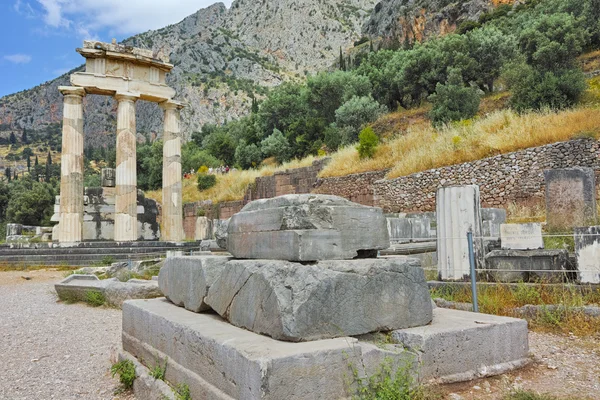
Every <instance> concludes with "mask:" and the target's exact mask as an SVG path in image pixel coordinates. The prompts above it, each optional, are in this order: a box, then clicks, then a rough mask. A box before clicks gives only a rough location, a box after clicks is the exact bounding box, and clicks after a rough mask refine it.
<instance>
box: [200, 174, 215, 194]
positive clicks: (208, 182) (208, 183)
mask: <svg viewBox="0 0 600 400" xmlns="http://www.w3.org/2000/svg"><path fill="white" fill-rule="evenodd" d="M197 183H198V190H200V191H203V190H207V189H210V188H211V187H213V186H215V185H216V184H217V177H216V176H215V175H212V174H211V175H208V174H198V180H197Z"/></svg>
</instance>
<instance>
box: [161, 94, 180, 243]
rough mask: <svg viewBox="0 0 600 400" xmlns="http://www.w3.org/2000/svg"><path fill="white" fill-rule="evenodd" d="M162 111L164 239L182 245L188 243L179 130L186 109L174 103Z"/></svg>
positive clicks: (170, 102)
mask: <svg viewBox="0 0 600 400" xmlns="http://www.w3.org/2000/svg"><path fill="white" fill-rule="evenodd" d="M161 107H162V108H163V110H165V120H164V137H163V141H164V144H163V198H162V200H163V202H162V233H161V237H162V239H163V240H166V241H170V242H181V241H183V240H184V239H185V235H184V232H183V205H182V193H181V192H182V186H181V132H180V129H179V120H180V113H179V111H180V110H181V109H182V108H183V106H182V105H181V104H179V103H177V102H174V101H166V102H164V103H161Z"/></svg>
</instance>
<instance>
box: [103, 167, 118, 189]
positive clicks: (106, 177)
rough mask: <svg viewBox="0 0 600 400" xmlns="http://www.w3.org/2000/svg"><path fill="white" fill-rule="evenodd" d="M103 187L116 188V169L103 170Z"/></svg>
mask: <svg viewBox="0 0 600 400" xmlns="http://www.w3.org/2000/svg"><path fill="white" fill-rule="evenodd" d="M101 182H102V184H101V186H102V187H115V170H114V168H102V181H101Z"/></svg>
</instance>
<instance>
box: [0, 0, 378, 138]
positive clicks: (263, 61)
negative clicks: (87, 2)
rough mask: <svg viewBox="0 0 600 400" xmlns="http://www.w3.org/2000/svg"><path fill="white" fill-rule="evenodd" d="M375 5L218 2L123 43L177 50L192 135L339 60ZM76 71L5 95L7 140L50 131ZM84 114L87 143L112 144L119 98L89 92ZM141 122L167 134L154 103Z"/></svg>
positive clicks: (143, 128)
mask: <svg viewBox="0 0 600 400" xmlns="http://www.w3.org/2000/svg"><path fill="white" fill-rule="evenodd" d="M375 3H376V1H375V0H351V1H347V0H335V1H323V0H305V1H303V2H302V4H301V5H300V4H298V3H297V2H295V1H293V0H273V1H268V2H265V1H261V2H255V1H249V0H236V1H234V2H233V4H232V6H231V8H230V9H227V8H226V7H225V6H224V5H223V4H222V3H217V4H214V5H213V6H210V7H208V8H206V9H202V10H199V11H198V12H196V13H195V14H193V15H190V16H189V17H187V18H185V19H184V20H183V21H181V22H179V23H177V24H174V25H170V26H168V27H165V28H163V29H159V30H156V31H149V32H145V33H142V34H139V35H136V36H133V37H131V38H129V39H127V40H125V41H124V43H126V44H129V45H133V46H138V47H143V48H151V49H153V50H155V51H158V50H163V51H164V52H166V53H168V54H170V58H171V62H172V63H173V64H174V65H175V68H174V69H173V72H172V73H171V74H170V76H169V79H168V83H169V84H170V85H171V86H173V87H174V88H175V89H176V90H177V98H178V99H179V100H182V101H183V102H185V103H187V104H188V107H187V108H186V109H185V111H184V112H183V118H182V121H183V127H182V128H183V131H184V133H185V134H186V136H187V137H188V138H189V136H190V135H191V133H192V132H194V131H197V130H199V129H200V127H201V126H202V125H204V124H205V123H217V124H220V123H223V122H224V121H229V120H233V119H237V118H238V117H240V116H242V115H245V114H246V113H247V112H248V111H249V109H250V105H251V98H252V97H253V96H257V97H260V96H262V95H263V94H264V93H265V90H266V88H268V87H272V86H276V85H279V84H280V83H281V82H283V81H288V80H297V79H301V78H303V77H304V76H305V74H308V73H309V72H315V71H318V70H322V69H326V68H328V67H329V66H331V65H332V64H334V63H335V60H336V59H337V57H338V54H339V49H340V48H348V47H349V46H351V44H352V42H353V41H355V40H357V39H358V38H359V37H360V36H361V29H362V25H363V23H364V22H365V21H366V20H367V19H368V18H369V16H370V11H371V10H372V8H373V7H374V6H375ZM74 50H75V49H73V51H74ZM82 61H83V60H82ZM76 70H78V69H76ZM71 72H73V71H71ZM69 74H70V73H68V74H65V75H63V76H60V77H58V78H56V79H55V80H52V81H50V82H46V83H44V84H42V85H39V86H37V87H35V88H33V89H30V90H26V91H23V92H19V93H16V94H13V95H9V96H5V97H3V98H1V99H0V137H1V136H2V135H7V134H8V132H10V131H13V130H14V131H20V130H22V129H27V130H28V131H32V132H33V131H37V132H40V133H41V134H42V135H43V134H45V132H46V130H47V129H48V127H50V126H51V125H52V124H55V123H60V121H61V118H62V98H61V96H60V94H59V92H58V90H57V88H58V86H61V85H68V84H69V82H68V81H69V79H68V77H69ZM85 113H86V118H85V134H86V145H87V146H94V147H96V146H103V145H106V144H110V145H112V144H113V142H114V132H115V130H116V119H115V116H116V104H115V102H114V101H113V100H112V99H111V98H107V97H101V96H88V97H87V98H86V100H85ZM137 123H138V125H137V126H138V133H139V134H140V136H143V137H145V138H147V139H154V138H155V137H157V136H160V135H161V126H162V112H161V111H160V110H159V108H158V107H157V106H156V105H155V104H151V103H146V102H140V103H139V104H138V111H137ZM140 140H143V138H142V137H140Z"/></svg>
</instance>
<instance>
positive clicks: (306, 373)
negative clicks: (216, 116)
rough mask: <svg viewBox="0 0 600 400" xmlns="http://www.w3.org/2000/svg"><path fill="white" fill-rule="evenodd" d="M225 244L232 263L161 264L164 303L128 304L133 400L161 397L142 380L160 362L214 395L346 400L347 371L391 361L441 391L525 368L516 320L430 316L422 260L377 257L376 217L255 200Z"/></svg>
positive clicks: (334, 205)
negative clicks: (380, 337)
mask: <svg viewBox="0 0 600 400" xmlns="http://www.w3.org/2000/svg"><path fill="white" fill-rule="evenodd" d="M226 241H227V248H228V251H229V252H230V253H231V254H232V255H233V257H229V256H215V255H210V256H208V255H207V256H191V257H173V258H168V259H167V260H166V261H165V265H164V266H163V267H162V268H161V271H160V275H159V287H160V289H161V291H162V292H163V293H164V294H165V296H166V298H167V299H155V300H135V301H129V302H126V303H125V304H124V305H123V350H124V351H123V353H122V354H121V358H129V359H131V360H133V361H134V362H135V364H136V365H137V368H138V370H139V371H140V373H139V374H138V375H139V376H140V378H138V379H137V380H136V383H135V390H136V392H138V393H140V394H143V395H144V396H146V397H147V398H154V397H152V396H155V397H158V396H159V394H157V390H158V391H159V392H160V390H161V389H160V388H161V387H162V388H163V389H164V390H166V389H165V386H161V385H156V383H155V381H154V380H151V379H150V378H148V379H145V378H144V377H146V376H147V375H146V373H144V372H143V371H147V370H146V369H145V368H147V367H148V368H152V366H154V365H157V363H161V365H162V364H164V363H165V362H166V363H167V364H168V367H167V369H166V380H167V381H168V382H170V383H171V384H173V385H177V384H179V383H185V384H187V385H188V386H189V387H190V390H191V393H192V397H194V398H211V399H308V398H323V399H325V398H326V399H339V398H349V397H351V396H352V394H351V392H352V390H353V388H355V387H354V386H353V384H352V382H349V381H348V378H351V377H352V376H353V375H352V370H353V369H356V370H359V371H360V374H361V375H371V374H374V373H376V371H377V370H378V368H380V367H381V365H382V363H384V362H385V361H386V360H392V362H393V365H394V366H396V367H401V366H402V367H405V368H408V369H409V370H410V371H411V372H412V373H413V374H414V375H415V377H416V378H418V379H420V380H431V379H440V380H442V381H461V380H469V379H472V378H474V377H478V376H485V375H488V374H498V373H502V372H505V371H507V370H510V369H513V368H517V367H520V366H522V365H524V364H526V363H527V352H528V346H527V323H526V322H525V321H523V320H517V319H513V318H505V317H496V316H487V315H485V316H484V315H481V314H472V313H468V312H464V311H456V310H443V309H438V308H434V306H433V305H432V301H431V298H430V294H429V289H428V286H427V282H426V280H425V274H424V271H423V269H422V268H421V267H420V263H419V261H418V260H416V259H412V258H408V257H378V250H382V249H385V248H387V247H388V246H389V238H388V231H387V222H386V219H385V218H384V216H383V214H382V211H381V209H377V208H372V207H366V206H362V205H358V204H355V203H352V202H350V201H348V200H345V199H342V198H339V197H336V196H325V195H287V196H281V197H277V198H273V199H268V200H259V201H255V202H251V203H249V204H248V205H246V206H245V207H244V208H243V209H242V211H241V212H240V213H238V214H236V215H234V216H233V217H232V218H231V220H230V222H229V224H228V227H227V240H226ZM378 332H389V333H390V334H389V335H387V336H386V337H387V338H388V340H387V342H388V343H387V344H382V343H378V341H377V339H376V337H377V334H378ZM162 394H163V395H168V393H165V392H164V391H163V392H162ZM146 397H145V398H146Z"/></svg>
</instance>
